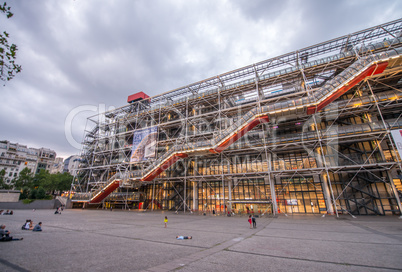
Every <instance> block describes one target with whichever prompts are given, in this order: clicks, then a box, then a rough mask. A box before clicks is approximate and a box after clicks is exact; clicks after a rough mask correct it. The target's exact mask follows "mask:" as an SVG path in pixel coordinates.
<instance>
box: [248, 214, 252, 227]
mask: <svg viewBox="0 0 402 272" xmlns="http://www.w3.org/2000/svg"><path fill="white" fill-rule="evenodd" d="M248 222H249V223H250V229H252V228H253V227H252V225H251V215H249V216H248Z"/></svg>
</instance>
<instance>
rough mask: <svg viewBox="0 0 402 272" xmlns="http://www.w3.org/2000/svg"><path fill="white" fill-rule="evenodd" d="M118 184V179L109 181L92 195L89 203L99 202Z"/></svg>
mask: <svg viewBox="0 0 402 272" xmlns="http://www.w3.org/2000/svg"><path fill="white" fill-rule="evenodd" d="M119 185H120V180H114V181H112V182H111V183H109V184H108V185H107V186H106V187H105V188H103V189H102V190H101V191H100V193H98V194H97V195H95V196H94V198H92V199H91V200H90V201H89V203H90V204H94V203H99V202H101V201H102V200H103V199H104V198H105V197H107V196H108V195H110V194H111V193H112V192H113V191H114V190H116V189H117V188H118V187H119Z"/></svg>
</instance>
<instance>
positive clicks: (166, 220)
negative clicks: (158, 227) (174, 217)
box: [164, 216, 168, 228]
mask: <svg viewBox="0 0 402 272" xmlns="http://www.w3.org/2000/svg"><path fill="white" fill-rule="evenodd" d="M164 222H165V228H166V227H167V222H168V219H167V216H165V220H164Z"/></svg>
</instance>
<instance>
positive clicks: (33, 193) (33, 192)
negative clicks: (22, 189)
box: [29, 189, 38, 199]
mask: <svg viewBox="0 0 402 272" xmlns="http://www.w3.org/2000/svg"><path fill="white" fill-rule="evenodd" d="M37 195H38V190H36V189H31V191H30V192H29V198H30V199H36V197H37Z"/></svg>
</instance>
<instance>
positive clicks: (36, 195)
mask: <svg viewBox="0 0 402 272" xmlns="http://www.w3.org/2000/svg"><path fill="white" fill-rule="evenodd" d="M0 173H1V172H0ZM72 180H73V176H72V175H70V174H69V173H57V174H50V173H49V171H46V170H43V169H42V170H40V172H39V173H38V174H36V175H35V176H34V175H33V174H32V173H31V170H30V169H28V168H25V169H23V170H22V171H21V172H20V175H19V177H18V178H17V179H16V180H14V186H15V188H16V189H20V190H22V192H21V196H20V199H26V198H30V199H43V198H46V193H49V194H53V193H54V192H55V191H59V192H62V191H67V190H70V186H71V182H72ZM42 192H44V194H43V193H42Z"/></svg>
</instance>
